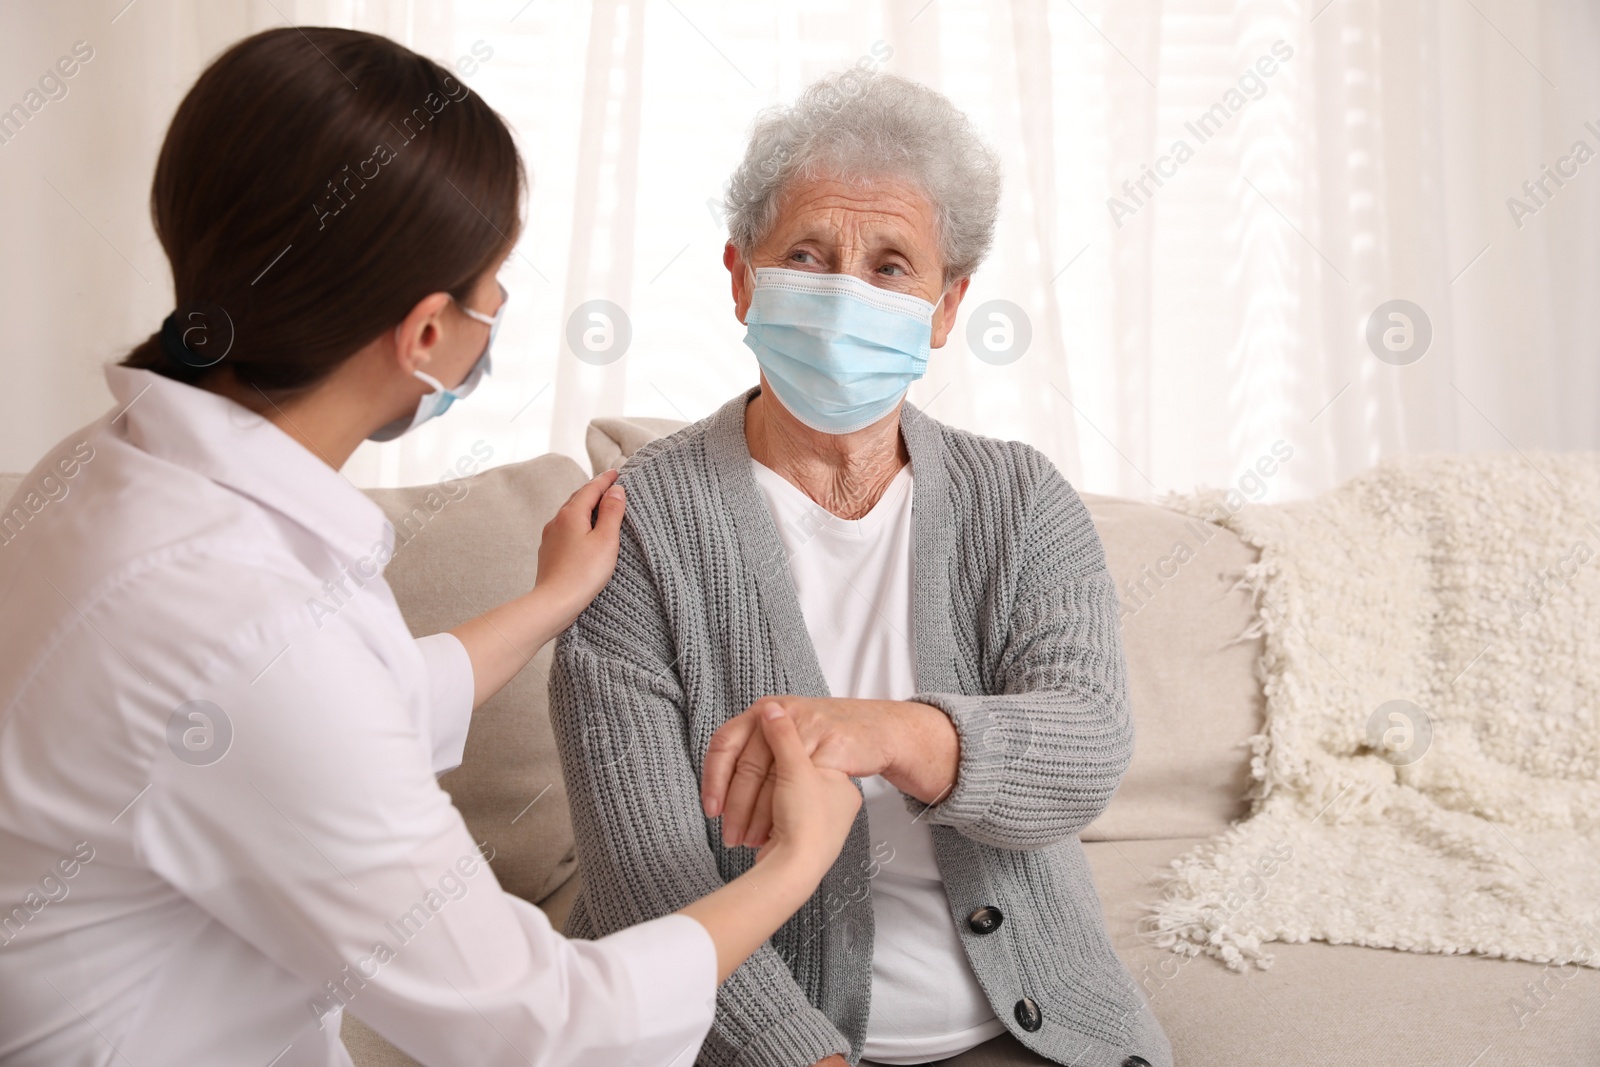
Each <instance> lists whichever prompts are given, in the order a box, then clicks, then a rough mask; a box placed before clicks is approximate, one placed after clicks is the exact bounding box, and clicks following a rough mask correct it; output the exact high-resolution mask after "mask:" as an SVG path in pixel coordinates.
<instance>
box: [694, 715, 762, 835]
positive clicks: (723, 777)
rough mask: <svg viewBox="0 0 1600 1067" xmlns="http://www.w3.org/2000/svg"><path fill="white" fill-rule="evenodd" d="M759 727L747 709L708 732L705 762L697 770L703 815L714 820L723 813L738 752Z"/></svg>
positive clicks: (742, 749)
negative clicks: (708, 739) (714, 731)
mask: <svg viewBox="0 0 1600 1067" xmlns="http://www.w3.org/2000/svg"><path fill="white" fill-rule="evenodd" d="M760 729H761V727H760V725H759V724H758V723H757V722H756V720H755V718H754V717H753V716H752V715H751V714H750V712H749V711H746V712H743V713H741V714H739V715H735V716H734V717H733V718H731V719H729V720H728V721H727V722H725V723H723V724H722V725H721V726H719V727H717V732H716V733H714V734H712V735H711V742H710V744H709V745H707V746H706V759H705V764H704V766H703V767H702V768H701V770H700V806H701V807H702V808H704V809H705V813H706V818H708V819H715V818H716V817H717V816H718V815H721V814H722V809H723V806H724V804H725V803H726V801H727V799H728V783H729V782H730V781H731V780H732V778H733V768H734V765H735V763H737V761H738V759H739V753H741V752H743V751H744V746H745V743H746V742H747V741H749V740H750V735H751V734H753V733H757V732H759V731H760Z"/></svg>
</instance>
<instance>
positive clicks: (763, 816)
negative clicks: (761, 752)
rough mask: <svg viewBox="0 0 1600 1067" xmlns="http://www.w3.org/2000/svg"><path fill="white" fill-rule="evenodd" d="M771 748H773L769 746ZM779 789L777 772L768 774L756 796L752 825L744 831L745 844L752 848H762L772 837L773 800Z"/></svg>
mask: <svg viewBox="0 0 1600 1067" xmlns="http://www.w3.org/2000/svg"><path fill="white" fill-rule="evenodd" d="M767 747H768V748H770V747H771V746H770V745H769V746H767ZM777 789H778V775H777V773H776V771H773V772H769V773H768V774H767V780H766V781H765V782H762V783H761V792H760V793H759V794H757V796H756V805H755V808H754V809H753V810H752V811H751V813H750V825H749V826H748V827H746V828H745V831H744V843H745V844H746V845H748V846H750V847H751V848H761V847H763V846H764V845H766V843H767V840H768V839H769V838H770V837H771V836H772V800H773V796H774V795H775V794H776V793H777Z"/></svg>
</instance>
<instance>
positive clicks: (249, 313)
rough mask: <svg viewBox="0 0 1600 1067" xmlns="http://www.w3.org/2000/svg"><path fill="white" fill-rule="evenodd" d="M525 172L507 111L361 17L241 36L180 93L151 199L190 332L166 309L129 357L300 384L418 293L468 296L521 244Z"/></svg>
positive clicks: (135, 362) (395, 319)
mask: <svg viewBox="0 0 1600 1067" xmlns="http://www.w3.org/2000/svg"><path fill="white" fill-rule="evenodd" d="M524 184H525V179H524V174H523V169H522V161H521V159H520V157H519V156H518V155H517V149H516V146H515V144H513V142H512V139H511V133H510V131H509V130H508V129H507V128H506V126H505V123H504V122H502V121H501V119H500V117H499V116H498V115H496V114H495V113H494V111H493V110H492V109H491V108H490V107H489V106H488V105H487V104H485V103H484V102H483V101H482V100H481V99H480V98H479V97H478V96H477V95H476V94H474V93H473V92H472V91H471V90H469V89H468V88H467V87H466V86H465V85H463V84H462V83H461V82H460V81H459V80H457V79H456V78H455V76H454V75H452V74H451V73H450V72H449V71H448V70H446V69H445V68H443V67H441V66H440V65H439V64H437V63H435V62H433V61H432V60H430V59H426V58H424V57H423V56H419V55H417V54H416V53H415V52H412V51H410V50H409V49H407V48H404V47H402V46H401V45H398V44H396V43H395V42H393V41H390V40H387V39H386V38H383V37H378V36H375V35H373V34H370V33H361V32H358V31H355V30H341V29H330V28H324V27H289V28H284V29H277V30H268V31H267V32H265V33H259V34H256V35H255V36H253V37H247V38H245V39H244V40H242V41H240V42H239V43H238V44H235V45H234V46H233V47H232V48H230V49H228V50H227V51H226V52H224V53H223V54H222V55H221V56H220V57H219V58H218V59H217V60H216V61H215V62H214V63H212V64H211V66H210V67H209V68H207V69H206V71H205V73H203V74H201V75H200V79H199V80H198V81H197V82H195V85H194V88H192V89H190V90H189V94H188V95H187V96H186V97H184V100H183V103H182V104H180V105H179V106H178V112H177V114H176V115H175V116H173V119H172V126H171V127H170V128H169V129H168V130H167V138H166V141H165V143H164V144H163V145H162V147H161V156H160V159H159V161H158V162H157V164H156V176H155V183H154V185H153V187H152V189H151V192H150V211H151V215H152V216H153V217H154V220H155V229H156V234H157V235H158V236H159V237H160V238H161V246H162V248H164V249H165V250H166V253H167V259H168V260H169V261H170V262H171V264H172V280H173V288H174V289H175V291H176V296H177V308H178V311H177V316H178V325H179V327H180V328H181V329H182V330H183V331H185V332H182V333H180V330H175V329H174V328H173V327H172V326H171V325H170V322H171V320H169V325H168V327H167V333H168V340H167V344H166V345H165V346H164V345H163V343H162V333H161V332H160V331H158V332H157V333H154V334H152V335H151V336H150V337H149V338H148V339H146V340H145V341H144V343H142V344H140V345H139V346H138V347H137V348H135V349H134V350H133V351H132V352H131V353H130V354H129V355H128V357H127V358H126V359H124V360H123V365H124V366H128V367H142V368H146V369H149V370H153V371H157V372H158V373H161V374H164V375H166V376H168V377H171V378H176V379H177V380H179V381H184V382H190V383H193V382H197V381H199V380H200V379H201V378H202V377H204V376H205V375H207V374H208V373H212V372H211V371H210V370H209V369H208V364H210V363H215V362H217V358H221V360H222V361H221V363H220V364H219V368H220V367H227V368H229V369H230V370H231V371H232V373H233V375H234V377H236V378H237V379H238V380H239V381H240V382H242V383H245V384H247V385H254V386H256V387H258V388H260V389H262V390H263V391H265V392H268V393H272V392H286V391H292V390H296V389H301V388H304V387H306V386H310V385H312V384H314V383H316V382H318V381H320V380H321V379H322V378H324V377H325V376H326V375H327V374H329V373H330V372H331V371H333V370H334V369H335V368H336V367H338V366H339V365H340V364H341V363H343V362H344V361H345V360H346V359H347V358H349V357H350V356H351V355H352V354H354V353H355V352H356V351H357V350H358V349H360V348H361V347H362V346H364V345H366V344H367V343H368V342H370V341H372V340H373V339H374V338H376V337H378V336H379V335H380V334H382V333H383V331H385V330H387V329H390V328H392V327H394V326H395V325H397V324H398V323H399V322H400V321H401V320H402V319H403V318H405V316H406V314H407V313H408V312H410V310H411V309H412V307H414V306H415V305H416V303H417V301H419V300H421V299H422V298H423V297H425V296H427V295H428V294H429V293H436V292H447V293H450V294H451V295H453V296H455V297H456V298H457V299H462V298H464V297H465V296H466V295H467V293H468V291H469V290H470V289H471V287H472V284H473V283H474V282H475V281H476V280H477V279H478V278H480V277H481V276H482V275H483V273H484V272H485V271H486V270H488V269H490V268H491V267H492V266H493V265H494V264H495V263H496V262H497V261H498V259H499V258H500V257H501V256H503V255H504V254H505V253H506V252H507V251H508V250H509V248H510V244H511V242H512V241H513V240H514V239H515V238H516V234H517V230H518V228H519V225H520V208H521V199H522V193H523V188H524ZM194 309H200V311H198V312H197V311H195V310H194ZM218 309H220V310H221V312H223V313H224V314H220V315H219V314H216V312H217V310H218ZM196 315H203V316H206V317H204V318H195V316H196ZM191 319H192V320H193V322H196V323H200V324H202V325H204V326H205V327H206V330H205V331H204V332H201V333H199V334H196V333H194V332H193V331H188V329H187V328H188V327H189V325H190V320H191ZM224 330H225V333H226V336H223V335H222V334H221V333H219V331H224ZM178 336H186V337H187V338H188V342H189V343H190V344H191V345H195V347H196V348H197V349H198V351H199V352H200V353H201V356H200V358H195V359H190V358H188V357H187V355H186V353H185V352H184V350H183V349H182V348H177V349H176V353H175V352H174V340H175V338H177V337H178ZM197 340H198V344H197V345H196V344H195V342H196V341H197ZM223 352H225V353H226V356H225V358H223V357H222V353H223ZM213 354H214V355H213Z"/></svg>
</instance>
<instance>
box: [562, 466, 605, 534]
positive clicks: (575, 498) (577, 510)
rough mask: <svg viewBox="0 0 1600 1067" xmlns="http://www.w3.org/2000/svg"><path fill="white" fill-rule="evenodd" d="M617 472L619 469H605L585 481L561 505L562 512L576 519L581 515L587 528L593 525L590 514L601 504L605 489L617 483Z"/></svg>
mask: <svg viewBox="0 0 1600 1067" xmlns="http://www.w3.org/2000/svg"><path fill="white" fill-rule="evenodd" d="M617 474H618V472H617V471H605V472H603V473H601V474H597V475H595V476H594V477H593V478H590V479H589V480H588V481H587V482H584V483H583V484H582V485H580V486H579V487H578V491H577V492H575V493H573V494H572V495H571V496H570V497H568V498H567V502H566V503H565V504H563V505H561V512H562V514H564V515H566V516H568V517H569V518H571V519H573V520H574V521H576V519H577V517H578V516H580V515H581V516H582V517H583V525H584V528H585V529H587V528H588V527H589V526H590V525H591V523H590V521H589V516H590V515H592V514H593V513H594V509H595V508H596V507H597V506H598V505H599V503H600V497H601V496H602V495H603V494H604V493H605V491H606V490H607V489H610V488H611V487H612V485H614V484H616V481H617Z"/></svg>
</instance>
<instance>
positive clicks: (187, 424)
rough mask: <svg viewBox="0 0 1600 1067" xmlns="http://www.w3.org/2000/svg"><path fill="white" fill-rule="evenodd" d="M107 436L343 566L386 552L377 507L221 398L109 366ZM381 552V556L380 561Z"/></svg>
mask: <svg viewBox="0 0 1600 1067" xmlns="http://www.w3.org/2000/svg"><path fill="white" fill-rule="evenodd" d="M106 383H107V384H108V385H109V386H110V387H111V392H112V394H113V395H114V396H115V397H116V398H117V404H118V410H119V411H120V414H115V413H114V414H113V416H112V418H111V423H112V425H111V431H112V432H113V433H117V434H119V436H122V437H124V438H126V439H127V441H128V442H129V443H130V444H132V445H133V446H134V447H136V448H138V449H140V450H141V451H143V452H146V453H148V454H149V455H152V456H155V457H157V458H159V459H162V460H165V461H166V462H169V463H173V464H176V465H178V466H181V467H185V468H187V469H189V470H192V471H194V472H195V473H197V474H200V475H202V476H203V477H206V478H209V479H210V480H212V481H214V482H216V483H217V484H219V485H224V486H227V487H228V488H229V489H232V490H234V491H236V492H239V493H242V494H244V495H245V496H247V497H249V498H250V499H252V500H254V501H256V502H257V503H259V504H262V505H264V506H266V507H268V508H271V509H272V510H274V511H277V512H279V513H281V514H282V515H284V516H286V517H287V518H289V519H291V520H292V521H294V522H296V523H298V524H299V525H301V526H303V527H305V528H306V529H307V530H308V531H309V532H310V533H312V534H313V535H315V536H316V537H318V538H320V539H321V540H323V541H324V542H326V543H327V544H328V546H329V547H330V548H331V549H332V550H333V551H334V552H335V554H336V555H338V556H340V557H342V558H343V559H345V560H347V561H351V560H356V559H362V558H365V557H369V556H371V554H372V549H373V545H374V543H375V542H380V541H381V542H382V543H383V544H384V545H385V546H386V547H387V548H389V549H391V550H392V548H393V544H394V528H393V527H392V526H391V525H390V524H389V522H388V520H387V519H386V518H385V517H384V514H383V511H382V509H380V508H379V507H378V505H377V504H375V503H373V502H372V501H371V500H370V499H368V498H367V496H366V495H365V494H364V493H362V492H361V490H359V489H357V488H356V487H355V486H354V485H352V484H350V482H349V480H348V479H346V478H345V477H344V475H342V474H340V473H339V472H338V471H336V470H334V469H333V468H332V467H330V466H328V464H327V463H326V462H324V461H323V460H322V459H321V458H319V457H318V456H316V455H315V454H314V453H312V452H311V451H310V450H308V449H307V448H305V447H304V446H303V445H301V444H300V443H299V442H297V441H295V440H294V438H292V437H290V436H289V435H288V434H286V433H284V432H283V431H282V430H280V429H278V428H277V427H276V426H274V425H273V424H272V423H270V422H268V421H267V420H266V419H263V418H262V417H261V416H259V415H257V414H255V413H254V412H252V411H250V410H249V409H248V408H245V407H243V406H241V405H239V404H237V403H235V402H233V401H232V400H229V399H227V398H226V397H223V396H219V395H218V394H216V393H212V392H208V391H206V390H204V389H198V388H196V387H194V386H191V385H184V384H183V383H182V382H177V381H173V380H172V379H171V378H166V377H163V376H162V375H159V374H156V373H155V372H154V371H148V370H137V369H134V368H132V367H121V366H117V365H115V364H112V365H109V366H107V367H106ZM387 556H388V553H385V554H384V556H383V558H385V559H386V558H387Z"/></svg>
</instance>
